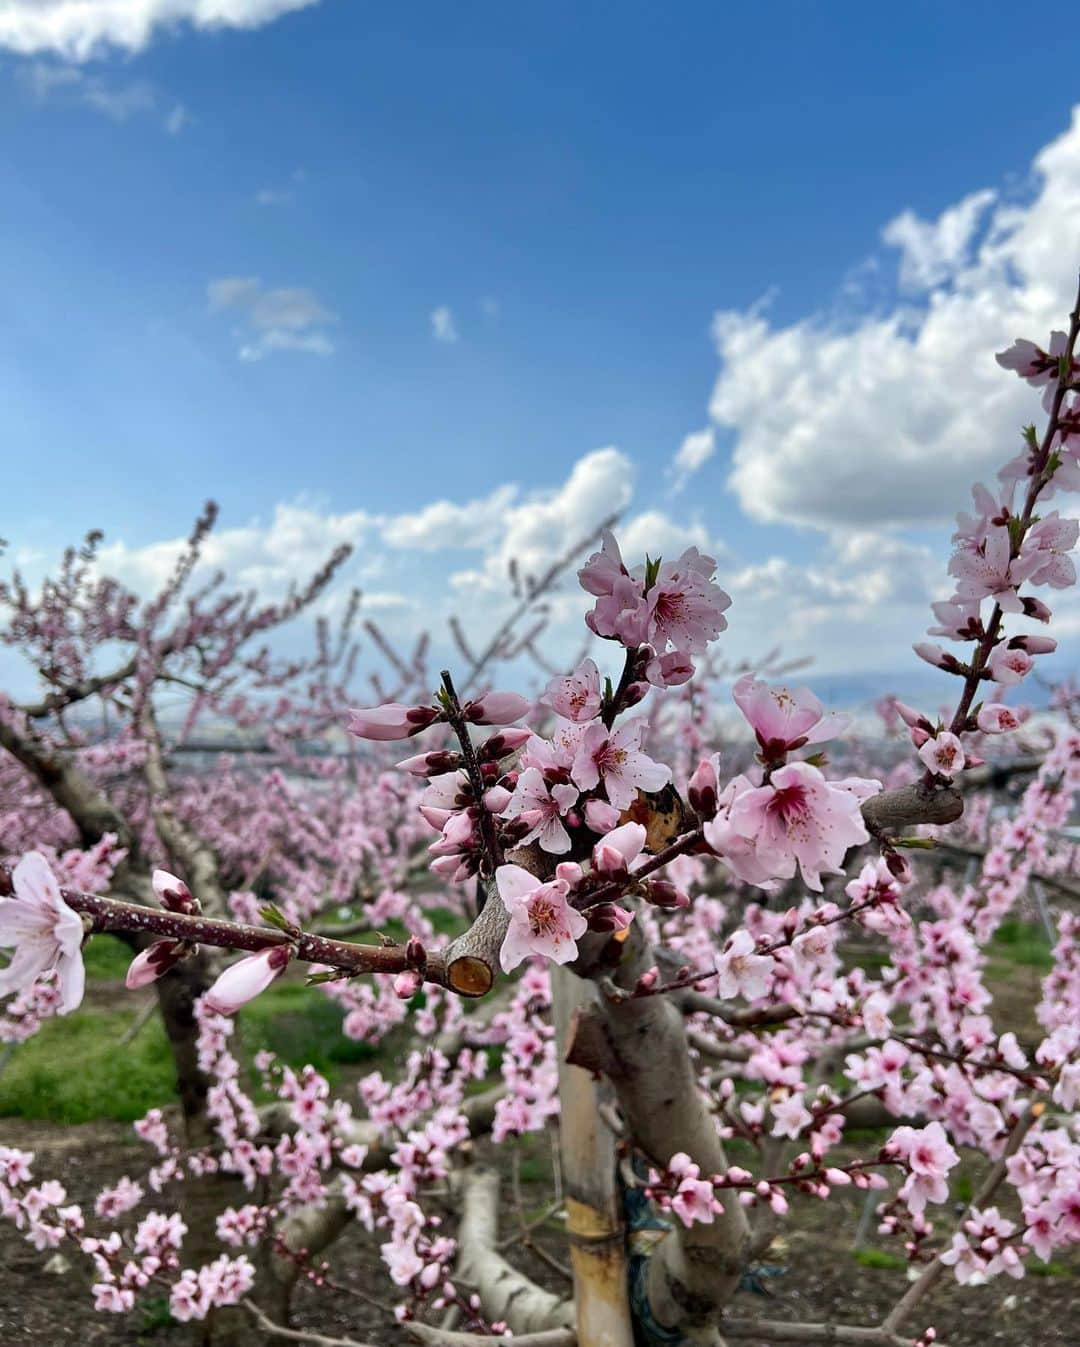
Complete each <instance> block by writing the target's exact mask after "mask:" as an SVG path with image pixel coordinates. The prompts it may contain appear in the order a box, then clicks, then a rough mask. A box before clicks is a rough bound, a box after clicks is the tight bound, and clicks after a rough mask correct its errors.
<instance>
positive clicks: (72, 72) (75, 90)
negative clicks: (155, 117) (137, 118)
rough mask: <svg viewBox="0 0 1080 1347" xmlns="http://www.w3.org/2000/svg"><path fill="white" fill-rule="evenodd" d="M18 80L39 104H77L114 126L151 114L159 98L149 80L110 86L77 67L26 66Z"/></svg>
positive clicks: (18, 72) (39, 63)
mask: <svg viewBox="0 0 1080 1347" xmlns="http://www.w3.org/2000/svg"><path fill="white" fill-rule="evenodd" d="M2 21H3V15H2V12H0V23H2ZM16 76H17V78H18V79H19V80H20V81H21V82H22V84H23V86H24V87H25V88H26V89H28V90H29V92H30V94H31V96H32V97H33V98H35V99H36V100H37V101H38V102H39V103H44V102H45V101H46V100H51V101H56V100H60V101H62V102H68V103H78V104H81V105H83V106H84V107H88V108H93V110H94V111H95V112H100V113H101V114H102V115H103V116H105V117H109V118H111V119H112V120H113V121H114V122H125V121H127V120H128V118H129V117H132V116H134V115H135V114H136V113H140V112H149V111H151V110H152V109H153V108H155V107H156V106H157V94H156V92H155V90H154V87H153V85H152V84H149V83H148V82H147V81H146V80H133V81H130V82H128V83H126V84H111V83H110V82H109V81H108V80H106V79H105V78H103V77H102V76H101V75H90V74H87V73H86V72H85V71H83V70H80V69H78V68H77V67H75V66H69V65H58V64H56V63H54V62H51V61H29V62H26V63H24V64H22V65H19V66H18V67H17V68H16Z"/></svg>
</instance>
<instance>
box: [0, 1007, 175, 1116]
mask: <svg viewBox="0 0 1080 1347" xmlns="http://www.w3.org/2000/svg"><path fill="white" fill-rule="evenodd" d="M136 1014H137V1011H136V1010H135V1009H131V1010H114V1011H84V1012H81V1013H80V1012H78V1011H76V1012H75V1014H73V1015H70V1016H67V1017H66V1018H64V1019H55V1020H47V1021H46V1022H45V1023H44V1024H43V1025H42V1026H41V1029H40V1030H39V1031H38V1032H37V1034H35V1035H34V1037H33V1038H31V1039H29V1040H28V1041H27V1042H25V1043H22V1044H20V1045H19V1046H18V1047H17V1048H16V1049H15V1052H14V1053H13V1054H12V1057H11V1060H10V1061H9V1062H8V1064H7V1067H6V1069H5V1071H4V1074H3V1077H0V1114H2V1115H5V1116H8V1117H10V1116H13V1115H14V1116H20V1117H23V1118H36V1119H41V1120H46V1121H49V1122H59V1123H84V1122H92V1121H94V1120H96V1119H98V1118H108V1119H112V1120H115V1121H117V1122H131V1121H133V1120H134V1119H135V1118H141V1117H142V1115H143V1114H144V1113H145V1112H146V1110H147V1109H148V1108H153V1107H154V1106H155V1105H160V1104H167V1103H169V1102H170V1101H171V1100H172V1099H173V1098H174V1096H175V1093H176V1077H175V1074H174V1072H173V1064H172V1055H171V1054H170V1052H169V1047H168V1044H167V1043H166V1041H165V1030H164V1029H163V1028H162V1026H161V1022H160V1020H157V1019H155V1020H153V1021H151V1022H150V1023H149V1024H147V1025H146V1026H145V1027H144V1028H143V1030H142V1032H141V1033H140V1034H139V1035H138V1036H137V1037H136V1039H135V1040H134V1042H132V1043H129V1044H127V1045H126V1046H124V1047H121V1046H120V1040H121V1039H122V1038H123V1036H124V1033H125V1032H126V1031H127V1030H128V1029H129V1028H130V1027H131V1024H132V1022H133V1021H134V1019H135V1017H136Z"/></svg>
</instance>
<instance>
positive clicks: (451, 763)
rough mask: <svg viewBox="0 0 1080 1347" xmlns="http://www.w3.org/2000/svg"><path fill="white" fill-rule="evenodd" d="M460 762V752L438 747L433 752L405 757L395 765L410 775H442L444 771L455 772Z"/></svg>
mask: <svg viewBox="0 0 1080 1347" xmlns="http://www.w3.org/2000/svg"><path fill="white" fill-rule="evenodd" d="M461 762H462V758H461V754H460V753H450V752H447V751H446V750H445V749H440V750H438V751H436V752H434V753H417V755H416V756H415V757H414V758H406V759H405V760H404V761H403V762H399V763H398V764H397V766H398V767H399V768H400V769H401V770H402V771H403V772H408V773H409V774H410V776H442V775H443V774H444V773H445V772H456V771H457V769H458V768H459V767H460V766H461Z"/></svg>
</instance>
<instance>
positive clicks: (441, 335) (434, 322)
mask: <svg viewBox="0 0 1080 1347" xmlns="http://www.w3.org/2000/svg"><path fill="white" fill-rule="evenodd" d="M431 335H432V336H433V337H434V338H435V340H436V341H444V342H455V341H457V340H458V330H457V328H456V326H455V325H454V315H453V314H452V313H451V312H450V310H449V309H448V308H447V307H446V306H445V305H443V306H442V307H441V308H438V309H434V310H432V314H431Z"/></svg>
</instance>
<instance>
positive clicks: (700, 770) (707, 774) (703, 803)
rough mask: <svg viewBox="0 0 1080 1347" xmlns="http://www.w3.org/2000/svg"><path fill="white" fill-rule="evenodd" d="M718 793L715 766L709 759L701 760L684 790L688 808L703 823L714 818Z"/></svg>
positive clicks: (718, 787)
mask: <svg viewBox="0 0 1080 1347" xmlns="http://www.w3.org/2000/svg"><path fill="white" fill-rule="evenodd" d="M719 793H720V783H719V781H718V780H717V776H716V765H715V763H714V762H713V760H712V759H711V758H702V760H701V761H700V762H699V763H698V765H697V767H696V769H695V771H694V775H693V776H692V777H691V778H690V781H689V783H688V784H687V788H686V794H687V798H688V799H689V801H690V808H691V809H692V810H693V811H694V813H695V814H697V816H698V818H700V819H702V820H704V821H708V820H709V819H711V818H714V817H715V816H716V803H717V799H718V796H719Z"/></svg>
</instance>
